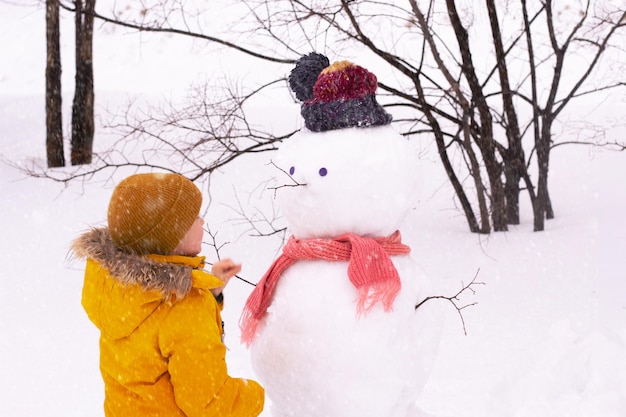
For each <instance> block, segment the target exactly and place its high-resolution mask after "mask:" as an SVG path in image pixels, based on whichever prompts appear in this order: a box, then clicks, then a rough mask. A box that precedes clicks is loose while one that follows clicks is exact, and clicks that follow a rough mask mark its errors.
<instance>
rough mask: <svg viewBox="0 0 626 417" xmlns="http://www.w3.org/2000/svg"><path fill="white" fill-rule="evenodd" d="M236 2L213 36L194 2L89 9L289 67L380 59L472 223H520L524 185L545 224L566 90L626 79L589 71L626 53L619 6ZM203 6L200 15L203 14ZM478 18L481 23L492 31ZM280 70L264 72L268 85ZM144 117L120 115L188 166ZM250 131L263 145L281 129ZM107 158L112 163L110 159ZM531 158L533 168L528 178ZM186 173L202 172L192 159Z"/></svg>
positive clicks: (387, 99) (402, 123) (391, 102)
mask: <svg viewBox="0 0 626 417" xmlns="http://www.w3.org/2000/svg"><path fill="white" fill-rule="evenodd" d="M236 3H237V6H238V7H243V8H244V13H242V14H241V16H237V18H236V19H233V21H232V22H231V23H232V24H231V25H230V26H231V27H229V30H228V32H225V33H222V34H221V36H220V35H219V34H217V33H206V32H205V31H204V30H203V25H202V24H197V25H195V26H192V24H191V19H190V18H191V17H194V18H197V19H198V22H200V16H201V13H202V10H194V12H193V13H190V12H189V7H191V6H190V5H189V4H188V3H185V2H182V1H181V0H162V1H160V2H159V1H155V2H154V4H153V5H152V6H151V7H145V6H143V7H142V8H140V9H139V10H137V13H136V14H135V15H133V14H131V13H125V14H123V16H122V14H119V13H116V12H115V11H114V12H113V13H112V14H111V15H104V14H99V13H95V12H94V15H95V17H96V18H98V19H101V20H102V21H103V22H108V23H113V24H117V25H122V26H124V27H127V28H133V29H135V30H138V31H149V32H160V33H170V34H172V33H173V34H180V35H186V36H193V37H195V38H197V39H202V40H205V41H207V42H210V43H214V44H219V45H221V46H226V47H228V48H231V49H233V50H235V51H238V52H240V53H242V54H245V55H246V56H248V57H249V58H250V62H251V65H252V63H253V62H254V60H265V61H267V62H274V63H276V64H277V65H281V64H289V65H291V64H293V62H294V61H295V60H296V59H297V58H298V57H299V56H300V55H302V54H304V53H308V52H310V51H311V50H318V52H320V51H321V52H324V53H326V54H327V55H329V56H331V59H333V58H334V57H338V58H341V59H345V58H349V57H350V56H353V55H361V56H362V55H366V56H369V57H370V60H369V62H372V63H376V64H377V65H379V67H378V68H379V69H381V68H382V70H381V71H382V72H379V71H378V70H377V71H376V72H377V75H379V87H380V88H381V90H382V91H383V95H384V97H383V98H382V99H383V101H384V103H385V105H387V106H389V107H393V108H394V109H396V110H397V113H398V115H399V117H396V123H397V124H398V126H399V127H400V128H401V129H402V131H403V134H405V135H406V136H407V137H411V138H416V139H419V140H434V142H435V144H436V145H437V149H438V152H439V156H440V158H441V162H442V164H443V166H444V168H445V171H446V173H447V175H448V178H449V180H450V182H451V184H452V187H453V189H454V191H455V194H456V197H457V200H458V202H459V203H460V205H461V209H462V210H463V212H464V214H465V217H466V219H467V223H468V226H469V229H470V230H471V231H472V232H478V233H489V232H491V231H492V230H495V231H504V230H507V228H508V225H509V224H517V223H519V215H520V213H519V201H520V192H521V191H522V190H524V189H525V190H526V192H527V193H528V196H529V199H530V201H531V204H532V206H533V215H534V229H535V230H537V231H538V230H543V229H544V219H545V218H551V217H553V215H554V213H553V210H552V202H551V200H550V194H549V191H548V172H549V162H550V150H551V149H552V148H553V147H554V146H558V145H559V143H564V142H565V141H564V140H560V141H558V142H557V141H556V140H555V137H554V132H553V127H554V124H555V122H556V121H557V120H558V117H559V116H560V115H562V114H563V112H564V110H565V108H566V106H568V105H569V104H570V103H571V102H573V101H575V99H578V98H580V97H585V96H589V95H591V94H597V93H600V92H603V91H606V90H608V89H616V88H622V89H623V87H624V76H623V75H622V74H623V73H624V71H623V70H622V71H617V72H615V73H614V75H613V77H610V78H603V77H601V76H600V73H599V72H598V69H599V68H600V66H601V64H603V60H602V58H603V57H605V56H606V52H607V51H610V50H613V51H616V52H619V53H624V43H623V41H624V31H623V29H624V25H625V23H624V22H625V21H626V15H625V13H626V12H625V11H624V10H622V9H620V8H619V7H617V6H615V5H611V3H610V2H604V1H602V0H584V1H581V2H579V3H580V4H581V5H580V7H575V6H574V5H572V4H566V5H559V7H558V9H557V6H556V5H555V3H554V2H553V1H552V0H541V1H538V2H532V4H528V3H527V2H526V1H524V0H520V1H506V0H501V1H499V2H496V1H495V0H486V1H485V5H484V7H478V6H477V5H476V4H470V3H469V2H468V1H461V0H456V1H455V0H445V1H435V0H429V1H426V2H418V1H416V0H406V1H399V0H397V1H391V0H388V1H377V2H372V1H366V0H336V1H312V2H303V1H298V0H243V1H240V2H236ZM142 4H143V3H142ZM206 7H207V10H206V13H211V10H210V6H209V5H207V6H206ZM611 7H612V9H611ZM501 9H502V10H501ZM177 16H178V17H177ZM481 23H487V24H488V27H489V30H484V26H481ZM581 58H582V59H581ZM570 61H571V63H570ZM359 63H362V58H361V59H360V61H359ZM363 64H364V65H368V64H366V63H363ZM381 64H382V65H383V66H382V67H381V66H380V65H381ZM622 65H623V62H622ZM282 72H283V73H284V72H285V70H283V71H282ZM565 72H567V75H568V76H567V77H565ZM279 81H280V80H279V79H277V78H270V79H269V80H268V81H267V82H266V83H265V85H267V86H269V85H275V83H276V82H279ZM263 89H264V86H263V85H262V86H260V87H259V88H258V89H252V91H251V92H250V93H249V94H246V95H245V97H246V100H248V99H250V98H251V97H252V96H254V95H255V94H257V93H258V92H260V91H262V90H263ZM622 91H623V90H622ZM241 98H242V96H241V95H236V94H235V95H232V96H231V97H230V98H229V100H230V103H231V105H228V106H224V103H225V102H223V101H222V102H211V101H204V103H202V105H201V109H196V111H200V110H203V111H204V110H206V109H209V108H210V111H204V113H206V114H222V115H224V116H226V117H227V118H229V117H231V116H232V114H233V113H228V112H229V111H231V110H230V109H232V108H233V107H232V104H235V105H236V104H237V103H238V102H240V100H241ZM211 106H215V107H211ZM235 107H236V106H235ZM225 109H227V110H225ZM224 111H226V113H220V112H224ZM200 114H202V113H200ZM238 115H241V116H242V117H238V118H237V121H236V126H240V127H245V126H246V118H245V115H242V114H241V113H238ZM174 117H178V116H174ZM148 120H150V118H148ZM152 122H156V120H152ZM161 122H164V124H163V125H162V126H163V127H168V128H169V127H172V126H175V125H176V123H172V122H173V120H171V119H168V120H161ZM203 123H206V121H205V122H203ZM132 124H136V125H135V126H134V127H133V126H131V125H132ZM141 126H143V124H142V122H140V121H138V120H136V121H133V122H132V123H129V126H126V127H127V128H131V131H132V132H133V134H138V135H140V136H141V137H143V138H150V137H152V138H153V140H154V141H156V143H167V144H168V145H167V146H168V147H169V146H171V147H174V148H176V149H177V152H176V153H178V154H179V155H185V157H184V158H182V160H186V163H188V164H189V165H190V166H193V164H194V157H193V156H192V154H189V153H186V151H181V149H180V148H179V147H178V145H177V144H176V143H175V142H172V141H173V140H174V139H169V138H168V139H164V138H163V137H162V136H161V135H158V134H155V133H154V132H158V131H159V128H157V127H156V125H154V124H153V125H152V126H153V128H152V132H153V133H150V132H148V131H146V130H145V129H141V128H140V127H141ZM209 126H211V124H209ZM135 127H137V129H135ZM181 128H182V129H186V130H183V131H190V130H189V129H188V128H187V127H185V126H181ZM200 130H201V131H203V130H205V129H204V128H202V129H200ZM207 130H208V131H212V129H207ZM244 130H245V129H244ZM255 134H256V135H257V136H261V137H263V138H264V140H266V141H267V142H266V143H273V141H275V140H281V139H282V138H286V137H288V136H289V135H288V134H285V135H279V136H276V135H273V134H269V133H265V134H262V133H261V132H259V131H256V132H255ZM207 137H211V140H216V141H218V142H220V141H221V143H222V145H220V146H223V141H224V138H225V137H224V136H223V135H222V134H215V132H213V133H212V134H211V135H207V136H205V137H204V138H203V139H198V140H200V141H201V142H202V141H205V142H202V143H206V139H207ZM236 137H237V136H234V138H236ZM245 140H247V139H246V138H239V139H236V140H234V141H232V142H230V143H229V145H228V146H225V147H224V149H225V150H226V153H229V154H233V155H238V154H239V153H238V152H240V151H241V150H245V149H247V148H246V146H242V147H239V146H235V147H233V146H234V144H235V143H238V142H239V141H245ZM199 143H200V142H199ZM595 144H598V143H595ZM188 148H189V149H193V146H191V147H188ZM272 148H273V146H269V147H264V146H261V147H260V148H257V149H262V150H269V149H272ZM186 149H187V148H186ZM224 155H226V154H224ZM222 160H228V158H226V159H222ZM102 162H103V163H104V164H110V165H111V166H115V165H114V164H111V162H110V160H107V159H103V160H102ZM200 165H202V164H200ZM533 169H536V170H537V171H536V172H537V174H536V180H534V181H533V178H534V177H535V175H533V174H532V173H531V172H532V170H533ZM194 172H198V173H206V172H207V171H202V170H201V169H200V167H199V166H197V167H196V168H195V171H194ZM520 182H522V183H523V185H522V186H521V185H520Z"/></svg>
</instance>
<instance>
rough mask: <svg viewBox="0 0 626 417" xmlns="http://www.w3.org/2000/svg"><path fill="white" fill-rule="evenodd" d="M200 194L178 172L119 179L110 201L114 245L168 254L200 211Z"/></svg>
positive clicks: (137, 251)
mask: <svg viewBox="0 0 626 417" xmlns="http://www.w3.org/2000/svg"><path fill="white" fill-rule="evenodd" d="M201 205H202V194H201V193H200V190H199V189H198V187H196V186H195V184H194V183H193V182H191V181H190V180H188V179H187V178H185V177H183V176H182V175H179V174H164V173H150V174H135V175H131V176H130V177H128V178H126V179H124V180H123V181H122V182H120V183H119V184H118V185H117V187H115V190H113V195H112V196H111V201H110V202H109V213H108V222H109V232H110V233H111V237H112V238H113V241H114V242H115V244H116V245H117V246H118V247H120V248H121V249H123V250H126V251H130V252H134V253H136V254H139V255H145V254H149V253H156V254H161V255H169V254H170V253H171V252H172V251H173V250H174V249H175V248H176V246H178V243H179V242H180V241H181V240H182V238H183V237H184V236H185V234H186V233H187V231H188V230H189V229H190V228H191V226H192V225H193V222H194V221H195V219H196V217H197V216H198V214H199V213H200V206H201Z"/></svg>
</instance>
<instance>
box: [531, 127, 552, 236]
mask: <svg viewBox="0 0 626 417" xmlns="http://www.w3.org/2000/svg"><path fill="white" fill-rule="evenodd" d="M541 122H542V125H541V137H540V139H539V142H538V143H537V167H538V177H537V199H536V200H535V202H536V204H535V205H534V217H535V221H534V230H535V232H540V231H543V230H544V229H545V219H546V213H547V212H548V208H549V210H550V214H553V213H552V204H551V203H550V196H549V194H548V169H549V167H550V136H551V130H552V123H551V121H550V120H548V118H547V117H542V118H541Z"/></svg>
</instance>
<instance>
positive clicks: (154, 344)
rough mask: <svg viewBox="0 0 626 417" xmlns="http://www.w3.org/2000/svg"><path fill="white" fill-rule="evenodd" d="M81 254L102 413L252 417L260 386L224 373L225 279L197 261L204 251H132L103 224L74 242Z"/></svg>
mask: <svg viewBox="0 0 626 417" xmlns="http://www.w3.org/2000/svg"><path fill="white" fill-rule="evenodd" d="M72 249H73V251H74V253H75V254H76V255H77V256H79V257H84V258H87V266H86V270H85V282H84V287H83V296H82V303H83V307H84V308H85V311H86V312H87V315H88V316H89V319H90V320H91V321H92V322H93V323H94V324H95V325H96V326H97V327H98V328H99V329H100V332H101V336H100V370H101V373H102V377H103V379H104V384H105V404H104V408H105V414H106V416H107V417H117V416H120V417H122V416H123V417H131V416H133V417H139V416H155V417H156V416H168V417H176V416H188V417H195V416H220V417H228V416H232V417H254V416H258V415H259V414H260V413H261V411H262V410H263V404H264V391H263V388H262V387H261V386H260V385H259V384H258V383H257V382H255V381H252V380H245V379H239V378H232V377H230V376H229V375H228V371H227V367H226V361H225V355H226V348H225V346H224V344H223V342H222V319H221V314H220V311H221V304H220V303H218V302H217V300H216V299H215V297H214V296H213V294H212V293H211V291H210V290H211V289H212V288H217V287H220V286H221V285H223V282H222V281H221V280H220V279H218V278H217V277H215V276H213V275H211V274H209V273H207V272H205V271H203V270H201V269H199V268H201V267H202V266H203V265H204V258H203V257H183V256H158V255H148V256H135V255H129V254H126V253H124V252H122V251H120V250H118V249H117V248H116V247H115V245H114V244H113V241H112V239H111V238H110V235H109V234H108V231H107V229H94V230H92V231H90V232H88V233H86V234H84V235H83V236H81V237H80V238H79V239H77V240H76V241H75V242H74V244H73V245H72Z"/></svg>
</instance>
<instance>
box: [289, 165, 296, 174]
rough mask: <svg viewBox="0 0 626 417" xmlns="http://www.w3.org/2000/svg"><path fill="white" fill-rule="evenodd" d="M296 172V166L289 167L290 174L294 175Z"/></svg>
mask: <svg viewBox="0 0 626 417" xmlns="http://www.w3.org/2000/svg"><path fill="white" fill-rule="evenodd" d="M294 172H296V167H291V168H289V175H293V174H294Z"/></svg>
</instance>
